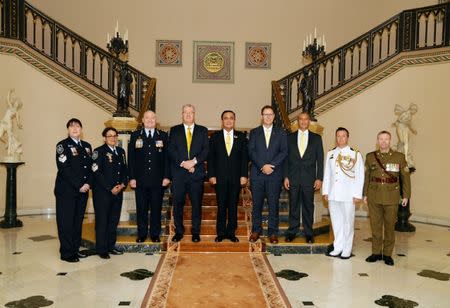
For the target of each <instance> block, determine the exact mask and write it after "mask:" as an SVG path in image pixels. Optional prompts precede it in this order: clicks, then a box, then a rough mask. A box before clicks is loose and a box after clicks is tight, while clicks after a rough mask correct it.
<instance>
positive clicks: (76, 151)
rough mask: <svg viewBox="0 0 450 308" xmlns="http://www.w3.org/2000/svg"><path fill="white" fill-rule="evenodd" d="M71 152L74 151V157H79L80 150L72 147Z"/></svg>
mask: <svg viewBox="0 0 450 308" xmlns="http://www.w3.org/2000/svg"><path fill="white" fill-rule="evenodd" d="M70 150H71V151H72V155H73V156H77V155H78V150H77V148H75V147H71V148H70Z"/></svg>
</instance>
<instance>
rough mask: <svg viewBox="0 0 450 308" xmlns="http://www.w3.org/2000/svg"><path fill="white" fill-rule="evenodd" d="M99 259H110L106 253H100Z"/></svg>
mask: <svg viewBox="0 0 450 308" xmlns="http://www.w3.org/2000/svg"><path fill="white" fill-rule="evenodd" d="M99 257H100V258H102V259H109V258H111V257H110V256H109V254H108V253H100V254H99Z"/></svg>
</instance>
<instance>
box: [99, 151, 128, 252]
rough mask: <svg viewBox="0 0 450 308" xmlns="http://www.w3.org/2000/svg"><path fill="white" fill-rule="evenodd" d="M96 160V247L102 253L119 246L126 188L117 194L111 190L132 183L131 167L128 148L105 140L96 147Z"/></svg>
mask: <svg viewBox="0 0 450 308" xmlns="http://www.w3.org/2000/svg"><path fill="white" fill-rule="evenodd" d="M92 159H93V164H92V171H93V174H94V187H93V190H92V197H93V201H94V210H95V246H96V250H97V253H98V254H100V255H102V254H107V253H108V252H110V251H113V250H114V249H115V245H116V239H117V225H118V224H119V219H120V212H121V210H122V200H123V191H121V192H120V193H118V194H117V195H113V194H112V192H111V190H112V189H113V188H114V187H115V186H116V185H120V184H123V185H125V187H126V186H127V185H128V168H127V161H126V157H125V150H124V149H122V148H121V147H118V146H116V147H114V148H111V147H110V146H109V145H107V144H106V143H105V144H104V145H102V146H100V147H98V148H96V149H95V150H94V152H93V154H92Z"/></svg>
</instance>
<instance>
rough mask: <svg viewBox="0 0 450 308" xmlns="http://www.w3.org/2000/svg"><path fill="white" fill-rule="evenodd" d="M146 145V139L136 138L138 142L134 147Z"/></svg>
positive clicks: (139, 147)
mask: <svg viewBox="0 0 450 308" xmlns="http://www.w3.org/2000/svg"><path fill="white" fill-rule="evenodd" d="M143 146H144V141H143V140H142V138H141V137H139V138H137V139H136V143H135V144H134V147H135V148H136V149H141V148H142V147H143Z"/></svg>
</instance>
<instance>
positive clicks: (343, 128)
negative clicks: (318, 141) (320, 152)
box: [335, 126, 350, 137]
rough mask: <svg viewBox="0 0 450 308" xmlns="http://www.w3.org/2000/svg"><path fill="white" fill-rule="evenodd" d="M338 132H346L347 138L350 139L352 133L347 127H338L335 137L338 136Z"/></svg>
mask: <svg viewBox="0 0 450 308" xmlns="http://www.w3.org/2000/svg"><path fill="white" fill-rule="evenodd" d="M338 132H346V133H347V137H350V133H349V132H348V129H346V128H345V127H341V126H340V127H338V128H337V129H336V133H335V135H337V133H338Z"/></svg>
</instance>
